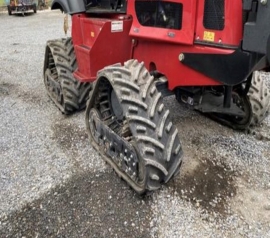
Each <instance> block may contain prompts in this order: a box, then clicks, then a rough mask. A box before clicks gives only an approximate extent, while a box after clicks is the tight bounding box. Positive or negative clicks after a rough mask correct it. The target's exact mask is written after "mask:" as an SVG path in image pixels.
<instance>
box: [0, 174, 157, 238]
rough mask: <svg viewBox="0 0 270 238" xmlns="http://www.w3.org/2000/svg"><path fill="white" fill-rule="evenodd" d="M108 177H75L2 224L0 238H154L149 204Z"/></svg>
mask: <svg viewBox="0 0 270 238" xmlns="http://www.w3.org/2000/svg"><path fill="white" fill-rule="evenodd" d="M110 171H111V170H110ZM110 171H106V172H105V173H99V174H91V173H89V172H88V173H84V174H81V175H79V176H75V177H72V178H71V180H70V181H68V182H67V183H65V184H63V185H61V186H57V187H56V188H54V189H52V190H51V191H50V192H49V193H48V194H46V195H45V196H43V197H42V198H40V199H38V200H36V201H34V202H32V203H29V204H27V205H26V206H25V207H24V208H23V209H22V210H21V211H17V212H15V213H13V214H11V215H9V216H8V217H7V218H6V219H4V220H2V221H1V222H0V224H1V225H2V229H0V233H1V237H13V238H14V237H20V238H21V237H97V238H101V237H141V238H143V237H145V238H146V237H150V233H149V229H150V221H151V218H152V214H151V211H150V209H149V207H150V205H149V203H150V200H151V198H148V197H146V198H142V197H139V196H138V195H136V194H135V193H134V191H132V190H131V189H129V188H127V186H126V184H125V183H124V182H123V181H122V180H120V179H119V178H118V177H117V176H115V174H114V173H113V172H110ZM0 227H1V226H0Z"/></svg>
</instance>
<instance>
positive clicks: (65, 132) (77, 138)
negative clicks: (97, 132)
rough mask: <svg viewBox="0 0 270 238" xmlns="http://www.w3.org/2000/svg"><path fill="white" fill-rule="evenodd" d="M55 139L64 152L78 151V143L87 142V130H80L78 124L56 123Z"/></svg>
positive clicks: (54, 129) (54, 127) (53, 127)
mask: <svg viewBox="0 0 270 238" xmlns="http://www.w3.org/2000/svg"><path fill="white" fill-rule="evenodd" d="M52 129H53V133H54V137H53V139H54V140H55V141H56V142H57V143H58V144H59V145H60V147H61V148H62V149H63V150H69V151H73V152H74V153H75V152H76V151H77V150H78V147H77V145H78V143H79V142H81V141H85V140H86V139H87V138H88V136H87V133H86V129H85V128H80V127H79V126H77V125H76V124H71V123H69V122H68V123H65V122H64V121H61V123H56V124H54V125H53V126H52Z"/></svg>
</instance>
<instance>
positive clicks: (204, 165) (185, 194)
mask: <svg viewBox="0 0 270 238" xmlns="http://www.w3.org/2000/svg"><path fill="white" fill-rule="evenodd" d="M188 163H189V162H188ZM184 167H186V168H184V171H183V174H182V175H181V176H179V178H177V179H175V181H174V182H173V184H172V186H173V187H174V190H175V191H177V192H178V193H179V194H180V196H181V198H183V199H185V200H187V201H190V202H191V203H192V204H193V205H194V206H195V207H197V208H199V207H200V208H203V209H205V210H207V211H208V212H210V213H211V212H216V213H219V214H221V215H227V214H229V213H230V208H229V206H228V201H229V200H230V199H231V198H232V197H234V196H235V195H236V185H235V182H234V180H235V176H236V173H235V172H234V171H232V170H231V169H230V168H229V167H228V166H227V165H226V164H225V163H218V162H214V161H211V160H209V159H206V158H205V159H202V160H197V161H196V163H195V162H194V161H193V163H191V164H190V165H186V166H184ZM187 167H188V168H187Z"/></svg>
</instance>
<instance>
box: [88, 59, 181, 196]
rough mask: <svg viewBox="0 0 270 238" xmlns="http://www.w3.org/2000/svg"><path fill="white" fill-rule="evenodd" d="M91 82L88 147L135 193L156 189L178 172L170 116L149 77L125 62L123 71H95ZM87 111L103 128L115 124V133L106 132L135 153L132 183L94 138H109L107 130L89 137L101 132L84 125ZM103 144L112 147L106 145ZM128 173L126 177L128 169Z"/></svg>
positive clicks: (118, 68)
mask: <svg viewBox="0 0 270 238" xmlns="http://www.w3.org/2000/svg"><path fill="white" fill-rule="evenodd" d="M97 78H98V79H97V81H96V82H95V86H94V87H93V90H92V91H91V93H90V98H89V103H88V106H87V109H86V127H87V131H88V135H89V138H90V142H91V143H92V145H93V146H94V147H95V148H96V149H97V150H98V151H99V153H100V154H101V155H102V157H103V159H104V160H105V161H107V162H108V163H109V164H110V165H111V166H112V167H113V168H114V169H115V171H116V172H117V174H118V175H119V176H120V177H122V178H123V179H124V180H125V181H126V182H127V183H128V184H129V185H130V186H131V187H132V188H133V189H134V190H135V191H136V192H137V193H139V194H143V193H147V192H150V191H154V190H157V189H159V188H160V187H161V185H162V184H163V183H167V182H168V181H169V180H170V179H171V178H172V177H174V176H175V175H176V174H177V173H178V172H179V169H180V166H181V161H182V160H181V159H182V158H181V157H182V147H181V145H180V140H179V137H178V131H177V129H176V127H175V126H174V125H173V123H172V120H171V117H170V111H169V110H168V109H166V107H165V105H164V104H163V98H162V95H161V93H160V92H158V90H157V88H156V82H155V79H154V77H153V76H151V75H150V74H149V72H148V71H147V69H146V68H145V66H144V64H143V63H139V62H138V61H137V60H129V61H127V62H126V63H125V64H124V66H121V65H120V64H119V65H113V66H108V67H105V68H104V69H103V70H101V71H99V73H98V77H97ZM93 110H94V112H96V114H99V115H100V120H101V122H102V123H103V125H113V124H112V123H110V120H111V118H116V119H117V120H116V121H117V122H119V123H120V126H119V127H116V129H114V128H113V127H110V130H113V131H114V133H116V134H117V135H118V136H121V138H122V141H125V142H123V143H122V144H125V143H129V144H130V146H131V147H133V148H134V151H136V157H137V158H138V168H137V170H136V172H135V174H137V177H136V178H137V180H136V179H132V177H131V175H129V174H128V172H125V171H124V170H123V168H122V167H121V164H123V163H124V159H123V161H122V162H123V163H120V165H119V166H120V167H119V166H118V165H117V163H116V162H115V158H112V157H108V156H107V154H106V152H104V151H103V148H104V147H106V143H105V144H104V145H103V143H104V142H103V141H101V140H100V138H104V135H107V136H106V138H108V137H112V136H111V134H110V133H109V131H110V130H108V129H107V132H106V131H105V129H99V131H98V133H96V134H97V135H99V137H97V138H99V139H95V137H94V136H93V134H95V133H93V132H92V131H93V130H91V128H96V129H97V130H98V128H102V127H101V126H100V125H99V126H95V123H92V121H94V120H92V121H91V120H90V119H91V112H92V113H93ZM97 111H98V112H97ZM97 125H98V123H97ZM123 128H127V129H128V130H123ZM119 130H120V132H119ZM127 132H128V133H127ZM103 134H104V135H103ZM108 135H110V136H108ZM128 140H130V141H128ZM107 143H108V144H112V145H114V142H111V141H109V142H107ZM118 144H119V145H120V144H121V143H120V142H118ZM117 148H121V146H117ZM117 151H118V150H117ZM117 153H118V155H117V156H114V157H117V158H120V159H121V154H122V155H123V154H125V151H118V152H117ZM130 169H131V171H132V170H133V169H134V167H131V168H130ZM127 171H129V170H127Z"/></svg>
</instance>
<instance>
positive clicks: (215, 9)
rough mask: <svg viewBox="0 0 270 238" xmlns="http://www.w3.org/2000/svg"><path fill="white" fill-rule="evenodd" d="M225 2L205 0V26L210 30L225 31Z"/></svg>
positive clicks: (222, 0) (221, 0)
mask: <svg viewBox="0 0 270 238" xmlns="http://www.w3.org/2000/svg"><path fill="white" fill-rule="evenodd" d="M224 23H225V20H224V0H205V2H204V16H203V25H204V27H205V28H206V29H210V30H219V31H220V30H223V29H224Z"/></svg>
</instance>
